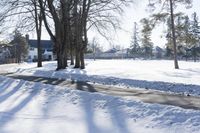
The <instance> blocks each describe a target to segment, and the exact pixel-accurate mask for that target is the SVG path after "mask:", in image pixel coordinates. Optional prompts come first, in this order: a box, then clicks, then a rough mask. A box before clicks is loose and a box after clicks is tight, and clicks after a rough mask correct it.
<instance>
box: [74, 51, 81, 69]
mask: <svg viewBox="0 0 200 133" xmlns="http://www.w3.org/2000/svg"><path fill="white" fill-rule="evenodd" d="M74 68H80V51H79V50H76V60H75V66H74Z"/></svg>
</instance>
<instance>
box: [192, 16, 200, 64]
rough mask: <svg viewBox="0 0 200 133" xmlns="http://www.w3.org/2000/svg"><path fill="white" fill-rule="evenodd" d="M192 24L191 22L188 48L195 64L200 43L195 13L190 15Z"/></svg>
mask: <svg viewBox="0 0 200 133" xmlns="http://www.w3.org/2000/svg"><path fill="white" fill-rule="evenodd" d="M192 18H193V20H192V22H191V29H190V30H191V35H192V37H191V40H190V48H191V54H192V56H193V58H194V61H195V62H196V60H197V56H198V54H199V51H198V47H199V43H200V26H199V22H198V17H197V14H196V12H194V13H193V14H192Z"/></svg>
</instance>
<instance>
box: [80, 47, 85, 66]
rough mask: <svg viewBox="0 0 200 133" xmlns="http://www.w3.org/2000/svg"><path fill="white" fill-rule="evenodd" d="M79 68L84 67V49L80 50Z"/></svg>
mask: <svg viewBox="0 0 200 133" xmlns="http://www.w3.org/2000/svg"><path fill="white" fill-rule="evenodd" d="M80 62H81V67H80V68H81V69H85V60H84V50H82V51H81V52H80Z"/></svg>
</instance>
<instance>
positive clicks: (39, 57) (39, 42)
mask: <svg viewBox="0 0 200 133" xmlns="http://www.w3.org/2000/svg"><path fill="white" fill-rule="evenodd" d="M37 47H38V49H37V52H38V62H37V67H42V51H41V38H40V37H38V38H37Z"/></svg>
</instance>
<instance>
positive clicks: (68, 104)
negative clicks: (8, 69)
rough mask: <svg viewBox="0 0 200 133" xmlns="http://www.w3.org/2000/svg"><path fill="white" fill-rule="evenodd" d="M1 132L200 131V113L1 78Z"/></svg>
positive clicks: (182, 132) (166, 132) (130, 132)
mask: <svg viewBox="0 0 200 133" xmlns="http://www.w3.org/2000/svg"><path fill="white" fill-rule="evenodd" d="M0 88H1V89H0V132H1V133H22V132H23V133H45V132H48V133H80V132H81V133H146V132H152V133H169V132H170V133H180V132H181V133H191V132H192V133H198V132H199V131H200V112H199V111H194V110H185V109H181V108H178V107H173V106H164V105H158V104H146V103H142V102H139V101H129V100H125V99H122V98H118V97H112V96H107V95H103V94H99V93H92V94H91V93H87V92H81V91H77V90H70V89H67V88H63V87H58V86H52V85H45V84H41V83H33V82H27V81H23V80H14V79H9V78H5V77H0Z"/></svg>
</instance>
